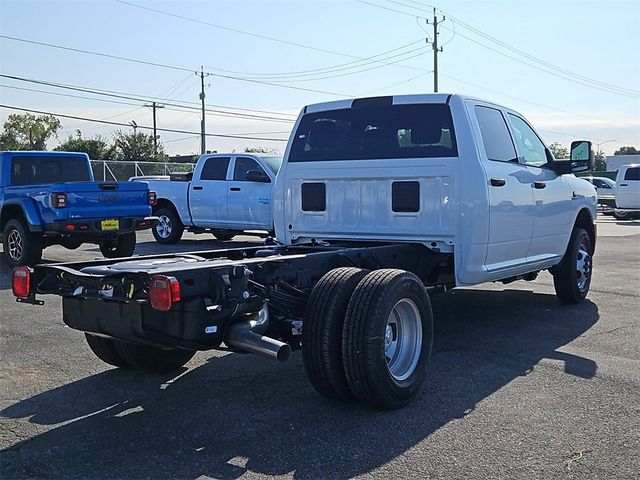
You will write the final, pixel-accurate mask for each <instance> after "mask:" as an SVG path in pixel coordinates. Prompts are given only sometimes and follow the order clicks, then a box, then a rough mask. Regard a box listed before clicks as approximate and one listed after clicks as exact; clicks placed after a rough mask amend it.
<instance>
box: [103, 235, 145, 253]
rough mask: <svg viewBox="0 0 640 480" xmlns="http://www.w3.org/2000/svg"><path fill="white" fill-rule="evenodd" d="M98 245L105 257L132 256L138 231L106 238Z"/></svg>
mask: <svg viewBox="0 0 640 480" xmlns="http://www.w3.org/2000/svg"><path fill="white" fill-rule="evenodd" d="M98 245H99V246H100V252H102V255H104V257H105V258H119V257H130V256H131V255H133V252H134V251H135V249H136V232H129V233H125V234H123V235H118V236H116V237H115V238H112V237H108V238H104V239H102V240H100V243H99V244H98Z"/></svg>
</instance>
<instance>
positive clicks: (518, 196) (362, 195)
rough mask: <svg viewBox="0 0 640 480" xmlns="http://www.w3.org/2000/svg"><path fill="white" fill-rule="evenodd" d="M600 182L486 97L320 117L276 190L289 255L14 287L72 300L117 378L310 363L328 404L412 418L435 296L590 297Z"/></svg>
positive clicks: (193, 258) (200, 258) (134, 261)
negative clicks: (236, 360) (487, 285)
mask: <svg viewBox="0 0 640 480" xmlns="http://www.w3.org/2000/svg"><path fill="white" fill-rule="evenodd" d="M209 161H210V160H209V159H207V160H206V162H207V165H208V162H209ZM202 163H203V161H201V162H200V165H199V167H200V169H199V171H200V172H201V171H202V169H203V165H202ZM232 163H233V162H232V159H231V158H229V160H228V164H229V165H231V164H232ZM225 165H226V164H225ZM229 165H226V167H229V168H231V167H230V166H229ZM593 165H594V157H593V152H592V149H591V143H590V142H588V141H578V142H573V143H572V145H571V159H570V160H566V161H565V160H556V159H554V158H553V155H552V154H551V152H550V151H549V149H548V148H547V147H546V146H545V144H544V143H543V141H542V140H541V138H540V136H539V135H538V134H537V133H536V131H535V130H534V129H533V128H532V127H531V125H530V124H529V123H528V122H527V121H526V120H525V119H524V117H523V116H522V115H520V114H519V113H517V112H515V111H513V110H510V109H508V108H504V107H502V106H499V105H496V104H494V103H491V102H486V101H482V100H478V99H475V98H469V97H464V96H460V95H446V94H429V95H408V96H393V97H391V96H389V97H377V98H362V99H356V100H341V101H336V102H331V103H323V104H318V105H310V106H307V107H305V108H304V109H303V110H302V112H301V114H300V116H299V117H298V120H297V122H296V124H295V126H294V129H293V132H292V135H291V138H290V140H289V143H288V145H287V149H286V152H285V156H284V163H283V165H282V168H281V169H280V171H279V173H278V175H277V179H276V182H275V197H274V198H275V205H274V209H275V214H274V218H275V230H276V237H277V241H275V240H273V239H271V238H269V239H267V240H266V241H265V244H264V245H263V246H259V247H251V248H229V249H218V250H212V251H207V252H195V253H192V254H166V255H155V256H148V257H135V258H128V259H119V260H113V261H110V262H105V261H101V262H80V263H67V264H59V265H55V264H53V265H52V264H48V265H38V266H37V267H35V269H34V270H25V269H18V270H16V271H15V272H14V275H13V291H14V294H15V295H16V297H18V301H22V302H27V303H38V302H39V300H37V299H36V295H39V294H54V295H59V296H62V298H63V313H64V315H63V320H64V322H65V323H66V324H67V325H69V326H70V327H72V328H76V329H78V330H82V331H84V332H85V333H86V337H87V342H88V344H89V346H90V348H91V349H92V350H93V352H94V353H95V354H96V355H97V356H98V357H99V358H101V359H102V360H103V361H105V362H107V363H109V364H111V365H114V366H118V367H121V368H134V369H140V370H153V371H168V370H172V369H174V370H175V369H177V368H179V367H181V366H182V365H184V364H185V363H186V362H187V361H189V359H190V358H191V357H192V356H193V355H194V354H195V352H196V351H197V350H207V349H224V350H231V351H241V352H253V353H257V354H261V355H265V356H267V357H271V358H275V359H277V360H279V361H285V360H287V359H288V358H289V356H290V355H291V352H292V350H297V349H301V350H302V356H303V361H304V368H305V371H306V373H307V376H308V378H309V380H310V382H311V384H312V385H313V387H314V388H315V389H316V390H317V391H318V392H319V393H321V394H322V395H325V396H327V397H330V398H333V399H337V400H342V401H352V400H360V401H363V402H365V403H368V404H370V405H375V406H378V407H384V408H398V407H401V406H403V405H406V404H407V403H408V402H409V401H411V399H412V398H414V397H415V395H416V394H417V393H418V392H419V390H420V388H421V386H422V384H423V382H424V381H425V378H426V372H427V366H428V365H429V364H430V358H431V346H432V341H433V314H432V311H431V304H430V300H429V295H430V294H432V293H433V292H435V291H437V290H446V289H448V288H453V287H456V286H463V285H475V284H479V283H482V282H492V281H501V282H504V283H508V282H511V281H514V280H533V279H535V278H536V275H537V274H538V272H540V271H542V270H548V271H549V272H551V274H552V275H553V279H554V285H555V291H556V294H557V296H558V298H559V300H560V301H561V302H562V303H568V304H571V303H577V302H580V301H582V300H583V299H584V298H585V297H586V295H587V293H588V291H589V286H590V283H591V274H592V259H593V254H594V250H595V245H596V225H595V218H596V201H597V196H596V191H595V189H594V187H593V185H591V184H590V183H589V182H587V181H585V180H581V179H578V178H576V177H575V176H574V175H573V174H572V172H579V171H586V170H589V169H592V168H593ZM226 167H225V168H226ZM204 168H207V167H204ZM225 168H223V169H222V170H225ZM231 171H232V170H228V172H227V176H229V173H230V172H231ZM195 178H198V180H194V182H193V183H192V184H191V187H190V188H191V189H193V187H194V186H198V185H202V184H201V183H198V182H200V181H203V180H202V179H201V178H199V177H198V171H197V172H196V176H195ZM269 178H270V179H271V176H269ZM171 183H174V182H171ZM176 183H177V182H176ZM225 184H226V183H225ZM152 188H153V190H155V191H157V192H159V193H160V192H161V191H162V189H161V188H160V186H159V185H153V186H152ZM196 192H198V191H197V190H196ZM231 193H233V192H231V191H229V194H231ZM207 194H208V193H207V191H206V190H205V192H204V193H202V195H203V196H204V195H207ZM183 195H184V192H183ZM201 201H202V202H203V203H204V201H205V200H204V199H203V200H201ZM193 203H194V202H193V199H192V201H191V205H192V207H191V208H192V211H191V213H192V214H193ZM25 268H26V267H25ZM452 301H455V300H452ZM532 321H535V319H532ZM461 335H464V333H463V332H461ZM294 401H295V400H294Z"/></svg>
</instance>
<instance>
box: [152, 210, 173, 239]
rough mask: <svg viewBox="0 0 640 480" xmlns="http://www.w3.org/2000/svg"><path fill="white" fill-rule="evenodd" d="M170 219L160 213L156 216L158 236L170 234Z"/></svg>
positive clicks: (166, 236)
mask: <svg viewBox="0 0 640 480" xmlns="http://www.w3.org/2000/svg"><path fill="white" fill-rule="evenodd" d="M171 230H173V228H172V226H171V219H170V218H169V217H167V216H166V215H160V216H159V217H158V225H156V233H157V234H158V236H159V237H160V238H169V235H171Z"/></svg>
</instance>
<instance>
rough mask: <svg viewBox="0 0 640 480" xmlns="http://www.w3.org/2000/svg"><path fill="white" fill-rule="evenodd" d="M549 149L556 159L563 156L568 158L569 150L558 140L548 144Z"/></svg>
mask: <svg viewBox="0 0 640 480" xmlns="http://www.w3.org/2000/svg"><path fill="white" fill-rule="evenodd" d="M549 150H551V153H553V157H554V158H555V159H557V160H561V159H564V158H569V150H568V149H567V148H566V147H563V146H562V145H560V143H558V142H553V143H552V144H551V145H549Z"/></svg>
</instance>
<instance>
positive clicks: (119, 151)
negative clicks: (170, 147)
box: [114, 130, 167, 162]
mask: <svg viewBox="0 0 640 480" xmlns="http://www.w3.org/2000/svg"><path fill="white" fill-rule="evenodd" d="M114 146H115V150H116V158H117V159H118V160H122V161H128V162H155V161H160V162H163V161H166V159H167V154H166V153H165V151H164V147H163V146H162V144H161V143H158V151H157V153H156V151H155V148H154V144H153V135H149V134H146V133H138V132H135V131H134V132H133V133H127V132H123V131H122V130H117V131H116V133H115V134H114Z"/></svg>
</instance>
